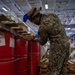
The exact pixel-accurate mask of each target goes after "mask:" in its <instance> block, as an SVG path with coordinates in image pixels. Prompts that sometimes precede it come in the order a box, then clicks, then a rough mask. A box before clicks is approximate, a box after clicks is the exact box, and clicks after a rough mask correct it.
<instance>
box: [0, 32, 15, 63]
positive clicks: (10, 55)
mask: <svg viewBox="0 0 75 75" xmlns="http://www.w3.org/2000/svg"><path fill="white" fill-rule="evenodd" d="M12 59H14V35H13V34H12V33H10V32H1V34H0V62H1V61H2V62H3V61H7V60H12Z"/></svg>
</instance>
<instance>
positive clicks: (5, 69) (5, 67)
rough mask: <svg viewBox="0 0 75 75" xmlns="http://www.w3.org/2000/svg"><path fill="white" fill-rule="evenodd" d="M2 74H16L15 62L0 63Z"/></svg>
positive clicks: (0, 73)
mask: <svg viewBox="0 0 75 75" xmlns="http://www.w3.org/2000/svg"><path fill="white" fill-rule="evenodd" d="M0 75H14V62H2V63H0Z"/></svg>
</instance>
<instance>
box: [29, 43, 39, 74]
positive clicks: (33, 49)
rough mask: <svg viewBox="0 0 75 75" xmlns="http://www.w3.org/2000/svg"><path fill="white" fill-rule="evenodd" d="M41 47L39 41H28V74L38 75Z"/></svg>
mask: <svg viewBox="0 0 75 75" xmlns="http://www.w3.org/2000/svg"><path fill="white" fill-rule="evenodd" d="M39 61H40V47H39V43H38V42H28V75H38V62H39Z"/></svg>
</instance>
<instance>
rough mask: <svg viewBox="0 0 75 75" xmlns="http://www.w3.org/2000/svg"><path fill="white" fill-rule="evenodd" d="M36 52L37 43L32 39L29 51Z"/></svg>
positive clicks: (38, 50)
mask: <svg viewBox="0 0 75 75" xmlns="http://www.w3.org/2000/svg"><path fill="white" fill-rule="evenodd" d="M37 52H40V49H39V43H38V42H35V41H33V42H31V53H37Z"/></svg>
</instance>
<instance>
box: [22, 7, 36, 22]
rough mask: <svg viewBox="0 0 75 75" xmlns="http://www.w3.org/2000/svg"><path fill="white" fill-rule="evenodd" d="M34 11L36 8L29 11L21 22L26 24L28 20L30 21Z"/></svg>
mask: <svg viewBox="0 0 75 75" xmlns="http://www.w3.org/2000/svg"><path fill="white" fill-rule="evenodd" d="M35 11H36V8H32V9H30V10H29V11H28V13H27V14H25V15H24V16H23V21H24V22H26V21H27V20H28V19H30V18H31V17H32V16H33V14H34V12H35Z"/></svg>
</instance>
